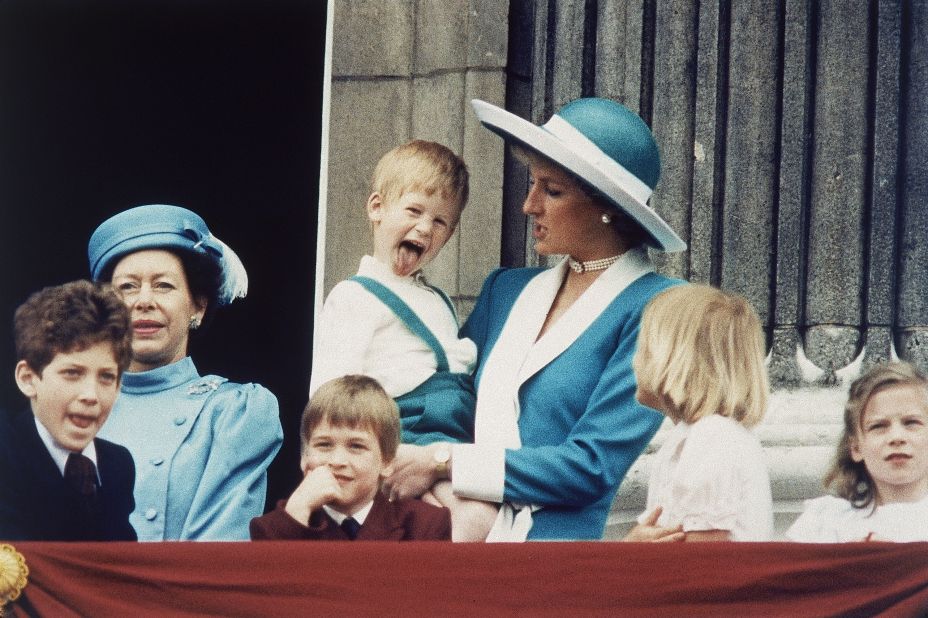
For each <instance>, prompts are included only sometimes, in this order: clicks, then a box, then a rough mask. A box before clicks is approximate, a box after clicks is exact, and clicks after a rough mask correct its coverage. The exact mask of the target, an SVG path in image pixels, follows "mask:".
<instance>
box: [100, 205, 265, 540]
mask: <svg viewBox="0 0 928 618" xmlns="http://www.w3.org/2000/svg"><path fill="white" fill-rule="evenodd" d="M88 256H89V258H90V272H91V276H92V277H93V279H94V280H96V281H109V282H111V283H112V284H113V287H114V288H115V289H116V291H117V292H118V293H119V294H120V295H121V296H122V298H123V300H124V301H125V303H126V305H127V306H128V307H129V309H130V310H131V314H132V356H133V358H132V363H131V364H130V365H129V371H127V372H126V373H124V374H123V378H122V388H121V392H120V395H119V397H118V398H117V400H116V404H115V405H114V406H113V410H112V412H111V415H110V418H109V420H108V421H107V423H106V425H104V427H103V429H102V430H101V432H100V435H101V436H106V437H107V439H109V440H112V441H113V442H116V443H118V444H122V445H125V446H126V447H127V448H128V449H129V451H130V452H131V453H132V456H133V458H134V459H135V467H136V481H135V511H134V512H133V513H132V515H131V516H130V521H131V523H132V525H133V527H135V530H136V532H137V533H138V537H139V540H140V541H164V540H201V541H205V540H209V541H228V540H247V539H248V538H249V537H248V523H249V521H251V519H252V518H253V517H257V516H259V515H261V513H262V512H263V510H264V500H265V492H266V488H267V467H268V465H269V464H270V463H271V460H272V459H273V458H274V455H276V453H277V451H278V449H279V448H280V444H281V441H282V439H283V431H282V430H281V426H280V418H279V412H278V407H277V399H276V398H275V397H274V395H273V394H272V393H271V392H270V391H268V390H267V389H266V388H264V387H263V386H261V385H258V384H235V383H233V382H229V381H228V380H226V379H225V378H222V377H219V376H213V375H209V376H201V375H200V374H199V373H198V372H197V369H196V367H195V366H194V364H193V361H192V360H191V358H190V357H189V356H188V355H187V346H188V342H189V339H190V336H191V333H192V332H194V331H196V330H197V329H198V328H201V327H202V325H203V324H204V321H206V320H208V318H209V316H210V315H212V313H213V312H214V311H215V309H216V307H218V306H221V305H225V304H228V303H230V302H232V301H233V300H235V299H236V298H240V297H243V296H245V294H246V292H247V289H248V278H247V275H246V273H245V269H244V267H243V266H242V264H241V262H240V261H239V259H238V257H237V256H236V255H235V253H234V252H233V251H232V250H231V249H230V248H229V247H228V246H227V245H225V244H224V243H222V242H221V241H220V240H219V239H217V238H216V237H215V236H213V235H212V234H211V233H210V231H209V229H208V228H207V227H206V223H205V222H204V221H203V219H201V218H200V216H199V215H197V214H196V213H194V212H191V211H189V210H187V209H185V208H180V207H177V206H168V205H162V204H153V205H147V206H138V207H136V208H130V209H129V210H126V211H123V212H121V213H119V214H117V215H114V216H113V217H110V218H109V219H107V220H106V221H104V222H103V223H102V224H100V226H99V227H98V228H97V229H96V231H94V233H93V235H92V236H91V238H90V243H89V245H88Z"/></svg>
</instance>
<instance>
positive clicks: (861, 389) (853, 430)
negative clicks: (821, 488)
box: [823, 362, 928, 508]
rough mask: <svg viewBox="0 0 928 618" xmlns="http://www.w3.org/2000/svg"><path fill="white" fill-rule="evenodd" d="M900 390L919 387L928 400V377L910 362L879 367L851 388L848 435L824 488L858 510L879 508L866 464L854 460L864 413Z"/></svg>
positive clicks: (844, 435) (843, 437) (846, 416)
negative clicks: (877, 399)
mask: <svg viewBox="0 0 928 618" xmlns="http://www.w3.org/2000/svg"><path fill="white" fill-rule="evenodd" d="M897 386H919V387H922V388H924V389H925V393H926V396H928V376H926V375H925V374H924V373H922V372H921V371H919V369H918V368H916V367H915V366H914V365H912V364H910V363H906V362H895V363H883V364H882V365H876V366H874V367H872V368H871V369H870V370H869V371H867V372H866V373H864V374H863V375H861V376H860V377H859V378H857V379H856V380H854V382H853V383H852V384H851V388H850V392H849V393H848V398H847V403H846V404H845V405H844V431H843V433H842V434H841V440H840V441H839V442H838V449H837V452H836V453H835V457H834V460H833V461H832V463H831V467H830V468H829V470H828V473H827V474H826V475H825V480H824V483H823V484H824V485H825V488H826V489H827V488H833V489H834V491H835V493H837V495H839V496H840V497H842V498H844V499H845V500H847V501H848V502H850V503H851V504H852V505H854V506H855V507H856V508H864V507H866V506H868V505H870V504H873V505H874V506H875V505H876V501H875V499H876V486H875V485H874V483H873V478H872V477H871V476H870V472H869V471H867V465H866V463H864V462H863V461H854V458H853V457H851V446H852V444H853V442H854V441H855V440H857V439H858V436H859V435H860V433H861V431H862V430H863V424H864V412H865V411H866V409H867V404H868V403H869V402H870V399H871V398H872V397H873V396H874V395H876V394H877V393H879V392H881V391H884V390H886V389H889V388H894V387H897Z"/></svg>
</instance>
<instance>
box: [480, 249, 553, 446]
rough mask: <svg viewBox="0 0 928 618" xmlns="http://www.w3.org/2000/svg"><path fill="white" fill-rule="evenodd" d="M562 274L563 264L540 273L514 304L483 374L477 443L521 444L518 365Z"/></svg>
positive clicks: (551, 301) (529, 346) (546, 312)
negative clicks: (518, 424) (518, 421)
mask: <svg viewBox="0 0 928 618" xmlns="http://www.w3.org/2000/svg"><path fill="white" fill-rule="evenodd" d="M563 276H564V266H563V265H559V266H555V267H554V268H550V269H548V270H544V271H542V272H540V273H538V274H537V275H536V276H535V277H533V278H532V279H531V281H529V282H528V284H527V285H526V286H525V288H523V290H522V292H520V293H519V297H518V298H517V299H516V301H515V303H513V306H512V309H511V310H510V311H509V317H508V318H506V323H505V324H504V325H503V329H502V331H501V333H500V336H499V339H497V341H496V343H495V344H494V346H493V349H492V350H491V351H490V355H489V356H488V357H487V360H486V364H485V365H484V367H483V370H482V373H481V378H480V386H479V388H478V390H477V411H476V417H475V427H474V441H475V442H476V443H477V444H496V445H499V446H502V447H504V448H518V447H519V445H520V441H519V430H518V426H517V425H516V422H517V420H518V418H519V380H518V378H519V368H520V367H521V366H522V364H523V363H524V362H525V358H526V356H528V354H529V352H530V351H531V349H532V347H533V346H534V345H535V338H536V337H537V336H538V331H540V330H541V326H542V325H543V324H544V321H545V318H546V317H547V315H548V310H549V309H550V308H551V304H552V303H553V302H554V296H555V295H556V294H557V291H558V289H559V288H560V286H561V280H562V279H563Z"/></svg>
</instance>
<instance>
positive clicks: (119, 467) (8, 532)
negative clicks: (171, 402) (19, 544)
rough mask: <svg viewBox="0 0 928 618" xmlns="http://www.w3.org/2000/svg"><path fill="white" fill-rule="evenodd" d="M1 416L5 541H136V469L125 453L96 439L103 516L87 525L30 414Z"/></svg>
mask: <svg viewBox="0 0 928 618" xmlns="http://www.w3.org/2000/svg"><path fill="white" fill-rule="evenodd" d="M5 416H6V415H5V414H0V541H134V540H136V536H135V530H133V529H132V526H131V525H130V524H129V513H131V512H132V509H133V507H134V502H133V500H132V486H133V483H134V482H135V466H133V464H132V456H131V455H129V451H127V450H126V449H125V448H124V447H122V446H119V445H118V444H113V443H112V442H107V441H106V440H101V439H100V438H96V439H95V440H94V446H95V448H96V449H97V472H98V474H99V475H100V490H99V491H100V493H99V497H100V516H99V517H98V518H95V519H92V520H87V519H84V518H83V516H82V515H81V509H80V508H78V504H79V497H78V495H77V492H75V491H74V490H73V489H72V488H71V487H70V486H69V485H68V484H67V482H65V480H64V477H63V476H62V474H61V471H60V470H59V469H58V465H57V464H56V463H55V460H54V459H52V456H51V454H49V452H48V449H47V448H46V447H45V443H44V442H42V438H41V437H39V432H38V431H37V430H36V427H35V419H34V416H33V415H32V413H31V412H29V411H27V412H24V413H21V414H18V415H16V416H15V417H14V418H11V419H6V418H5Z"/></svg>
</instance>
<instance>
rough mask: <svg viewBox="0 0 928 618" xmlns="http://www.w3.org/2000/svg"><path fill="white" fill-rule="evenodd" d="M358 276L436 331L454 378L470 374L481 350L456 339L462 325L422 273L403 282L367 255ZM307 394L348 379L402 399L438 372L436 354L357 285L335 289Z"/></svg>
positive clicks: (320, 325)
mask: <svg viewBox="0 0 928 618" xmlns="http://www.w3.org/2000/svg"><path fill="white" fill-rule="evenodd" d="M358 275H360V276H362V277H369V278H371V279H374V280H376V281H377V282H378V283H381V284H383V285H384V286H386V287H387V288H389V289H390V291H392V292H393V293H395V294H396V295H397V296H399V297H400V298H401V299H402V300H403V301H404V302H405V303H406V304H407V305H409V308H410V309H412V310H413V312H414V313H415V314H416V315H417V316H418V317H419V319H420V320H422V322H423V323H424V324H425V325H426V326H427V327H428V328H429V330H431V331H432V334H433V335H435V337H436V338H437V339H438V341H439V343H440V344H441V346H442V347H443V348H444V350H445V354H446V355H447V357H448V366H449V370H450V371H451V372H453V373H468V374H469V373H471V372H472V371H473V369H474V366H475V364H476V361H477V347H476V345H474V342H473V341H471V340H470V339H459V338H458V322H457V316H455V315H454V314H453V313H452V312H451V309H450V308H449V307H448V305H447V303H446V302H445V300H444V298H442V296H441V295H440V294H439V293H438V292H436V291H435V290H433V289H432V288H430V287H429V286H428V285H426V284H425V281H424V280H423V278H422V276H421V273H417V274H415V275H410V276H407V277H400V276H397V275H396V274H394V273H393V271H392V269H391V268H390V267H389V266H387V265H386V264H384V263H382V262H381V261H379V260H377V259H376V258H373V257H371V256H369V255H365V256H364V257H363V258H361V265H360V267H359V268H358ZM313 347H314V350H313V369H312V377H311V379H310V386H309V394H310V396H312V394H313V393H315V392H316V389H318V388H319V386H321V385H322V384H324V383H325V382H328V381H329V380H333V379H335V378H338V377H341V376H344V375H348V374H363V375H366V376H370V377H372V378H374V379H376V380H377V381H378V382H380V384H381V385H382V386H383V387H384V390H386V391H387V393H388V394H389V395H390V396H391V397H399V396H400V395H404V394H406V393H408V392H410V391H412V390H413V389H415V388H416V387H417V386H419V385H420V384H422V383H423V382H425V381H426V380H427V379H429V377H431V376H432V374H434V373H435V371H436V369H437V363H436V360H435V354H434V353H433V352H432V350H431V348H429V346H428V345H426V343H425V342H424V341H422V339H420V338H419V337H418V336H417V335H415V334H413V333H412V332H411V331H410V330H409V329H408V328H406V326H405V324H403V322H402V321H401V320H400V319H399V318H398V317H397V316H396V314H395V313H393V311H392V310H391V309H390V308H389V307H387V306H386V305H385V304H384V303H383V302H381V301H380V300H379V299H378V298H377V297H376V296H374V295H373V294H371V293H370V292H368V291H367V290H366V289H364V288H363V287H362V286H361V284H359V283H357V282H356V281H351V280H346V281H342V282H341V283H339V284H338V285H336V286H335V287H334V288H333V289H332V291H331V292H330V293H329V296H328V297H327V298H326V300H325V303H324V305H323V307H322V311H321V312H320V315H319V316H318V318H317V326H316V337H315V345H314V346H313Z"/></svg>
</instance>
